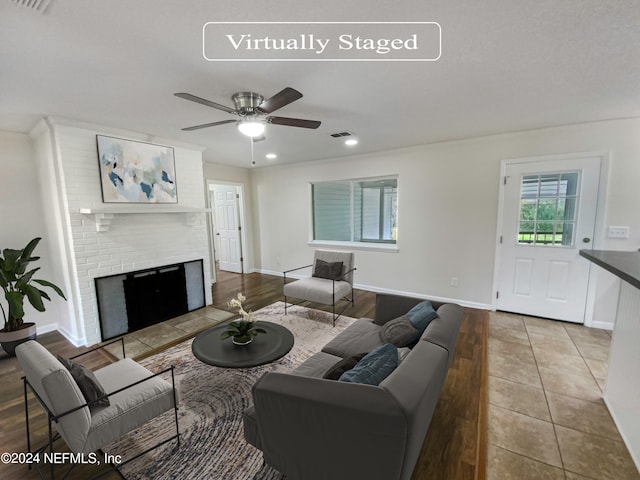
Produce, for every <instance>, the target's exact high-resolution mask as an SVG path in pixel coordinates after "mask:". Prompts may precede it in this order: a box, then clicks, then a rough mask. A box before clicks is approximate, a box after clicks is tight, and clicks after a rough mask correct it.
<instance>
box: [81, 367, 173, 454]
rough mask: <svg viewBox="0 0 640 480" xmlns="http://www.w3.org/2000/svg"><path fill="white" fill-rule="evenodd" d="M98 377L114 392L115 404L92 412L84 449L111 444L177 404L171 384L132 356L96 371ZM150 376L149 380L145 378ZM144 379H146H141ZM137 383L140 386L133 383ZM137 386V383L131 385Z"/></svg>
mask: <svg viewBox="0 0 640 480" xmlns="http://www.w3.org/2000/svg"><path fill="white" fill-rule="evenodd" d="M95 374H96V378H97V379H98V380H99V381H100V383H102V385H104V388H105V389H106V390H107V391H108V392H115V391H117V390H120V389H121V388H123V387H128V388H126V389H125V390H123V391H122V392H119V393H113V394H110V399H111V405H109V406H108V407H100V408H97V409H95V411H93V412H92V419H91V431H90V433H89V436H88V438H87V443H86V444H85V446H84V448H83V449H82V451H83V452H85V453H87V452H93V451H95V450H96V449H98V448H100V447H102V446H104V445H105V444H107V443H111V442H115V441H116V440H118V439H119V438H120V437H121V436H122V435H124V434H125V433H127V432H129V431H131V430H132V429H134V428H136V427H138V426H140V425H142V424H143V423H145V422H147V421H148V420H151V419H152V418H155V417H157V416H158V415H160V414H161V413H163V412H166V411H167V410H169V409H171V408H173V407H174V400H176V399H175V397H174V391H173V387H172V385H171V383H169V382H167V381H166V380H164V379H163V378H161V377H160V376H154V375H153V373H152V372H150V371H149V370H147V369H146V368H144V367H143V366H142V365H140V364H139V363H136V362H134V361H133V360H132V359H130V358H124V359H122V360H119V361H118V362H116V363H111V364H109V365H107V366H106V367H103V368H101V369H99V370H96V371H95ZM145 379H146V380H145ZM141 380H144V381H141ZM136 382H140V383H137V384H136V385H133V384H134V383H136ZM131 385H133V386H131Z"/></svg>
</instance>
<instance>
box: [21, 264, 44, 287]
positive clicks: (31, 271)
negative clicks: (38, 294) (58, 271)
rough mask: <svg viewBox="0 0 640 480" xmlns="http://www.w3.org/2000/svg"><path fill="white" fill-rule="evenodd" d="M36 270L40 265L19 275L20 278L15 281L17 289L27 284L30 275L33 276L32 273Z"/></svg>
mask: <svg viewBox="0 0 640 480" xmlns="http://www.w3.org/2000/svg"><path fill="white" fill-rule="evenodd" d="M38 270H40V267H38V268H34V269H33V270H29V271H28V272H27V273H25V274H24V275H22V277H20V280H18V281H17V282H16V288H17V289H18V290H21V289H22V288H23V287H24V286H25V285H28V284H29V282H30V281H31V277H33V274H34V273H36V272H37V271H38Z"/></svg>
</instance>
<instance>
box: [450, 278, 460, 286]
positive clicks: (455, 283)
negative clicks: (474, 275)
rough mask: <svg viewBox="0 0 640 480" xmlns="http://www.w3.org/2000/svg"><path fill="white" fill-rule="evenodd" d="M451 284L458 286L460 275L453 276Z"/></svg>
mask: <svg viewBox="0 0 640 480" xmlns="http://www.w3.org/2000/svg"><path fill="white" fill-rule="evenodd" d="M450 285H451V286H452V287H457V286H458V277H451V283H450Z"/></svg>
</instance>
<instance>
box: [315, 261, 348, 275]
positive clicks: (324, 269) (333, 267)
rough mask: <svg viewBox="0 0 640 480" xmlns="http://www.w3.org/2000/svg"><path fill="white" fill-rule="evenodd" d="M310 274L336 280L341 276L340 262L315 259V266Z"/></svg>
mask: <svg viewBox="0 0 640 480" xmlns="http://www.w3.org/2000/svg"><path fill="white" fill-rule="evenodd" d="M312 276H313V277H318V278H326V279H327V280H338V279H339V278H340V277H341V276H342V262H325V261H324V260H316V268H315V270H314V271H313V274H312Z"/></svg>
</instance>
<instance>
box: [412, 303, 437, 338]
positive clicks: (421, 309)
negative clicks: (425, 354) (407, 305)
mask: <svg viewBox="0 0 640 480" xmlns="http://www.w3.org/2000/svg"><path fill="white" fill-rule="evenodd" d="M437 316H438V314H437V313H436V311H435V310H434V309H433V305H431V302H430V301H428V300H425V301H424V302H420V303H419V304H417V305H416V306H415V307H413V308H412V309H411V310H409V311H408V312H407V314H406V317H407V318H408V319H409V321H410V322H411V325H413V326H414V327H415V329H416V330H418V332H420V335H422V334H423V333H424V331H425V330H426V329H427V327H428V326H429V323H431V321H432V320H433V319H434V318H436V317H437Z"/></svg>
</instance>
